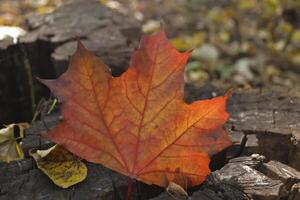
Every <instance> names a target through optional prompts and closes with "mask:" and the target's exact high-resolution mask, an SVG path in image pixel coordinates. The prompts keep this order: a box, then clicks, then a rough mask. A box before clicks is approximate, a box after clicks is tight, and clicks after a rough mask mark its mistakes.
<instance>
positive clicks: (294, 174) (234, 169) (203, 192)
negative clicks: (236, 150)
mask: <svg viewBox="0 0 300 200" xmlns="http://www.w3.org/2000/svg"><path fill="white" fill-rule="evenodd" d="M264 161H265V158H264V156H261V155H258V154H256V155H252V156H249V157H238V158H235V159H232V160H230V161H229V163H228V164H226V165H225V166H224V167H223V168H222V169H220V170H217V171H214V172H212V173H211V175H210V176H209V177H208V178H207V180H206V182H205V183H204V184H203V185H202V186H201V187H200V188H198V190H197V191H195V192H194V193H193V194H192V195H190V197H189V199H190V200H194V199H195V200H196V199H201V200H225V199H226V200H227V199H230V200H243V199H245V200H246V199H249V200H250V199H252V200H278V199H289V200H297V198H299V195H300V191H299V178H300V176H299V172H298V171H296V170H295V169H293V168H290V167H289V166H287V165H284V164H282V163H280V162H277V161H270V162H268V163H264ZM275 168H276V169H278V170H274V169H275ZM163 199H166V200H172V199H174V198H173V197H172V196H171V195H170V194H168V193H167V192H164V193H162V194H161V195H159V196H158V197H155V198H153V199H152V200H163ZM181 199H182V200H183V199H184V198H181Z"/></svg>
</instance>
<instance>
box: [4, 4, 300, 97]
mask: <svg viewBox="0 0 300 200" xmlns="http://www.w3.org/2000/svg"><path fill="white" fill-rule="evenodd" d="M62 2H63V0H0V3H1V5H0V25H1V26H20V27H22V23H23V20H24V16H25V15H27V14H30V13H40V14H43V13H47V12H51V11H53V10H54V9H55V7H56V6H59V5H60V4H61V3H62ZM99 3H101V4H103V5H105V6H107V7H110V8H111V9H114V10H116V11H117V12H122V13H125V14H128V15H134V16H135V17H136V18H137V19H138V20H139V21H141V24H142V27H141V28H142V30H143V32H146V33H151V32H154V31H156V30H157V29H159V26H160V22H164V24H165V26H166V28H165V29H166V31H167V33H168V36H169V37H170V38H171V39H172V43H173V44H174V45H175V46H176V48H178V49H179V50H181V51H185V50H189V49H194V51H193V53H192V56H191V58H190V60H189V63H188V65H187V66H186V75H185V80H186V81H187V82H189V83H192V84H195V85H197V86H202V85H204V84H206V83H210V84H216V85H222V86H225V87H241V88H273V87H276V86H280V87H285V88H292V89H296V90H298V91H300V77H299V73H300V1H299V0H218V1H211V0H167V1H166V0H119V1H117V0H99Z"/></svg>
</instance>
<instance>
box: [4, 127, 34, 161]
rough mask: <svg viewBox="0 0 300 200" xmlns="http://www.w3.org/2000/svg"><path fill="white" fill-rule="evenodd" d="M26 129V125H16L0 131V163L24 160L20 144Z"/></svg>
mask: <svg viewBox="0 0 300 200" xmlns="http://www.w3.org/2000/svg"><path fill="white" fill-rule="evenodd" d="M28 127H29V124H28V123H17V124H10V125H8V126H6V127H5V128H3V129H1V130H0V161H1V160H2V161H5V162H10V161H13V160H20V159H23V158H24V153H23V150H22V148H21V146H20V142H21V140H22V138H23V137H24V130H25V129H26V128H28Z"/></svg>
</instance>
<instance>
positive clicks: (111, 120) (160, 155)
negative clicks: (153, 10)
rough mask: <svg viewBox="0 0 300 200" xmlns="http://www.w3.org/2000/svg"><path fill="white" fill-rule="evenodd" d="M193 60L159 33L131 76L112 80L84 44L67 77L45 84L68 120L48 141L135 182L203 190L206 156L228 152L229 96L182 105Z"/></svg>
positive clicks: (145, 41) (136, 59)
mask: <svg viewBox="0 0 300 200" xmlns="http://www.w3.org/2000/svg"><path fill="white" fill-rule="evenodd" d="M189 55H190V52H184V53H180V52H178V51H177V50H176V49H175V48H174V47H173V46H172V45H171V43H170V42H169V40H168V39H167V38H166V36H165V33H164V31H163V30H161V31H160V32H158V33H157V34H155V35H152V36H144V37H143V38H142V40H141V42H140V46H139V48H138V49H137V50H135V51H134V52H133V54H132V58H131V63H130V67H129V68H128V70H127V71H126V72H125V73H123V74H122V75H121V76H120V77H112V76H111V73H110V70H109V68H108V67H107V66H106V65H105V64H103V63H102V62H101V60H99V59H98V58H97V57H96V56H95V55H94V54H92V53H91V52H89V51H88V50H86V49H85V47H84V46H83V45H82V44H81V43H79V44H78V48H77V51H76V53H75V54H74V55H73V56H72V57H71V60H70V66H69V68H68V70H67V71H66V72H65V73H64V74H62V75H61V76H60V77H59V78H57V79H55V80H41V81H42V82H43V83H44V84H45V85H47V86H48V87H49V88H50V89H51V91H52V92H53V93H54V94H55V95H56V97H57V98H58V99H59V100H60V101H61V102H62V107H61V109H62V115H63V118H64V121H63V122H62V123H61V124H60V125H58V126H57V127H56V128H54V129H53V130H51V131H50V132H49V133H48V138H50V139H51V140H53V141H54V142H56V143H58V144H61V145H63V146H65V147H66V148H67V149H68V150H70V151H71V152H73V153H74V154H76V155H78V156H79V157H81V158H84V159H86V160H88V161H90V162H94V163H99V164H102V165H104V166H105V167H108V168H110V169H112V170H115V171H117V172H119V173H122V174H124V175H127V176H129V177H130V178H131V179H137V180H140V181H143V182H145V183H148V184H156V185H159V186H163V187H166V186H167V185H168V183H169V182H175V183H177V184H181V185H183V184H187V186H193V185H197V184H200V183H201V182H203V181H204V180H205V178H206V176H207V175H208V174H209V173H210V169H209V162H210V158H209V155H211V154H213V153H216V152H218V151H221V150H223V149H224V148H226V147H228V146H229V145H230V144H231V141H230V139H229V137H228V135H227V133H226V132H225V131H224V130H223V128H222V126H223V124H224V123H225V122H226V121H227V119H228V113H227V112H226V111H225V107H226V100H227V98H228V95H225V96H221V97H216V98H213V99H210V100H202V101H196V102H193V103H192V104H186V103H185V102H184V96H183V94H184V93H183V85H184V80H183V73H184V66H185V64H186V62H187V59H188V57H189ZM180 177H184V181H182V178H180ZM180 182H181V183H180ZM183 182H185V183H183ZM183 186H185V185H183Z"/></svg>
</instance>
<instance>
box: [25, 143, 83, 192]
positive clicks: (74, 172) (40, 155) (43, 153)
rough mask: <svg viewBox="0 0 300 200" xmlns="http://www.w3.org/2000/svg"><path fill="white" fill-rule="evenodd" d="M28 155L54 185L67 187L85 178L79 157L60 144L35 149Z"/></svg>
mask: <svg viewBox="0 0 300 200" xmlns="http://www.w3.org/2000/svg"><path fill="white" fill-rule="evenodd" d="M30 155H31V156H32V157H33V158H34V160H35V161H36V164H37V166H38V168H39V169H41V170H42V171H43V172H44V173H45V174H46V175H47V176H48V177H49V178H50V179H51V180H52V181H53V182H54V183H55V184H56V185H58V186H59V187H62V188H68V187H70V186H72V185H75V184H77V183H79V182H81V181H83V180H84V179H85V178H86V175H87V168H86V166H85V164H84V163H83V162H82V161H81V159H80V158H78V157H77V156H75V155H73V154H72V153H71V152H69V151H68V150H66V149H65V148H63V147H62V146H59V145H55V146H53V147H51V148H49V149H47V150H37V151H36V152H35V153H33V152H30Z"/></svg>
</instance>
